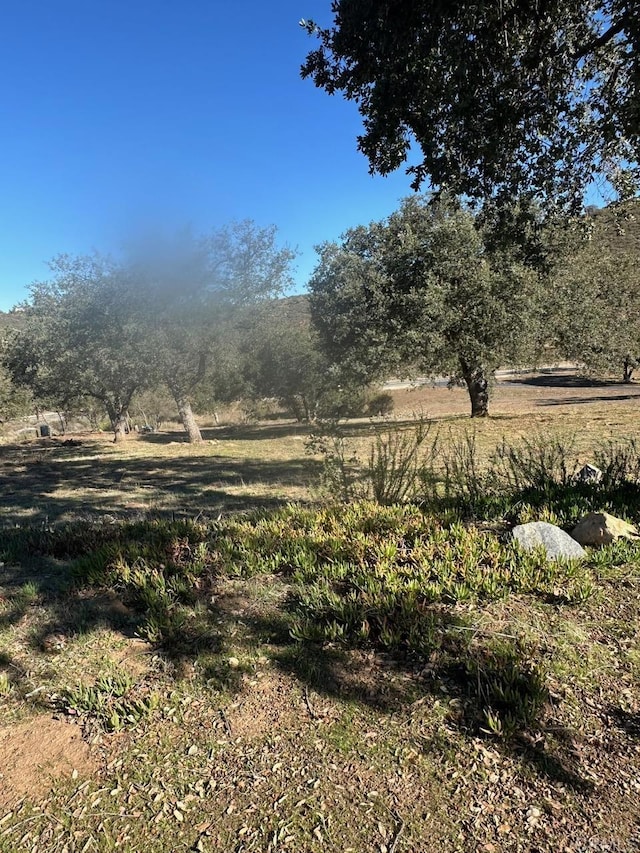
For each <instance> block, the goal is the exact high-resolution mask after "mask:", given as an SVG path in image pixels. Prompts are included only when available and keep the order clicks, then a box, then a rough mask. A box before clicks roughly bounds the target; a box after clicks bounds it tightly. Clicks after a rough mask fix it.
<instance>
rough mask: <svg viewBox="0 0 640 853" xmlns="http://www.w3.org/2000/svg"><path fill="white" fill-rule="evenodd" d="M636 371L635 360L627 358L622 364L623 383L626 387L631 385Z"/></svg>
mask: <svg viewBox="0 0 640 853" xmlns="http://www.w3.org/2000/svg"><path fill="white" fill-rule="evenodd" d="M634 369H635V359H631V358H630V357H629V356H627V357H626V358H625V360H624V362H623V364H622V381H623V382H624V384H625V385H629V384H630V383H631V379H632V378H633V371H634Z"/></svg>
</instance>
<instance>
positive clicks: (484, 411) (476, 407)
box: [460, 358, 489, 418]
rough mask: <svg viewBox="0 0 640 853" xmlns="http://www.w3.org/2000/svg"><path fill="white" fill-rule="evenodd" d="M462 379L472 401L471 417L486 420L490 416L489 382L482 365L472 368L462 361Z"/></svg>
mask: <svg viewBox="0 0 640 853" xmlns="http://www.w3.org/2000/svg"><path fill="white" fill-rule="evenodd" d="M460 368H461V370H462V378H463V379H464V381H465V384H466V386H467V390H468V392H469V399H470V400H471V417H472V418H486V417H488V415H489V380H488V379H487V377H486V375H485V372H484V369H483V368H482V367H481V366H480V365H475V366H474V367H472V366H471V365H469V364H468V363H467V362H466V361H464V359H462V358H461V359H460Z"/></svg>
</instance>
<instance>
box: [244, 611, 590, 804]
mask: <svg viewBox="0 0 640 853" xmlns="http://www.w3.org/2000/svg"><path fill="white" fill-rule="evenodd" d="M437 621H438V631H439V632H440V634H441V645H440V647H439V648H438V649H435V650H434V651H433V653H432V654H431V655H430V656H429V657H428V659H427V660H424V659H421V658H420V657H419V656H416V655H415V654H412V653H411V652H410V651H407V653H406V654H404V655H394V654H387V653H384V652H379V651H378V652H376V651H375V650H373V649H372V648H371V647H365V648H358V647H355V648H354V647H349V646H348V645H347V646H345V645H342V646H340V645H331V644H330V645H326V644H321V643H313V642H294V643H291V642H289V643H288V644H287V645H283V646H282V648H281V649H280V650H279V651H278V653H277V654H276V655H275V659H276V661H277V663H278V665H279V666H280V668H281V669H282V670H283V671H284V672H286V673H288V674H290V675H294V676H295V677H296V678H297V679H298V680H299V681H300V682H302V684H304V685H305V689H312V690H313V691H314V692H315V693H317V694H318V695H320V696H326V697H331V698H335V699H340V700H342V701H345V700H347V701H355V702H358V703H361V704H364V705H367V706H369V707H371V708H373V709H375V710H376V711H378V712H382V713H392V714H403V713H405V712H406V711H407V710H408V709H410V708H411V707H413V706H414V703H415V702H416V700H418V699H421V698H423V697H431V698H432V699H434V700H438V701H440V702H441V701H442V700H443V699H446V701H447V703H448V709H449V710H448V712H447V715H446V726H447V727H449V728H452V729H457V730H459V731H460V732H461V733H462V734H463V735H465V736H470V737H478V736H479V737H481V738H488V739H489V740H490V741H491V742H492V743H493V745H494V746H495V747H496V748H497V749H499V750H500V751H502V752H503V753H504V754H505V755H514V756H517V757H519V758H520V759H521V760H523V761H524V762H525V763H526V764H528V765H529V766H530V767H531V768H532V769H533V770H535V771H536V772H537V773H538V774H540V775H541V776H543V777H545V778H547V779H549V780H551V781H554V782H559V783H561V784H563V785H567V786H569V787H571V788H573V789H574V790H576V791H580V792H583V793H588V792H591V791H592V790H593V783H592V782H591V780H589V779H588V778H587V777H586V775H585V774H584V773H583V772H582V770H581V767H580V762H579V760H578V759H576V756H575V755H574V752H573V735H572V733H571V731H570V730H568V729H566V730H563V731H561V730H560V729H559V727H558V726H557V725H556V723H555V721H554V720H553V719H552V718H551V715H550V701H549V694H548V691H547V690H546V688H545V687H544V684H543V681H542V679H541V678H540V676H539V675H538V673H537V672H536V670H535V668H534V667H532V666H531V665H530V662H528V661H526V660H524V659H523V658H520V657H518V655H517V653H514V650H513V649H504V647H503V648H496V647H493V646H491V645H490V644H488V643H482V642H477V641H476V642H474V643H469V642H468V641H467V640H466V639H464V637H463V635H464V633H465V631H464V629H465V628H466V627H467V626H466V625H465V624H464V620H462V619H461V618H460V617H459V616H457V615H455V614H452V613H447V612H445V611H442V610H439V611H438V612H437ZM254 627H255V628H256V629H257V630H264V627H265V626H264V625H262V624H260V622H259V620H258V624H256V623H255V622H254ZM489 725H494V726H495V729H494V730H493V731H492V730H491V729H489V728H488V726H489Z"/></svg>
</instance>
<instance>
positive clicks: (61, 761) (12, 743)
mask: <svg viewBox="0 0 640 853" xmlns="http://www.w3.org/2000/svg"><path fill="white" fill-rule="evenodd" d="M98 763H99V762H98V758H97V756H96V755H95V754H94V752H93V751H92V750H91V747H90V746H89V745H88V744H87V743H85V741H84V740H83V739H82V729H81V728H80V727H79V726H77V725H74V724H73V723H68V722H66V721H63V720H56V719H53V718H51V717H48V716H45V715H42V716H39V717H36V718H35V719H33V720H28V721H27V722H25V723H21V724H19V725H13V726H10V727H8V728H3V729H0V811H3V810H4V809H7V808H9V807H10V806H11V805H12V804H13V803H15V802H16V801H17V800H19V799H20V798H21V797H23V796H26V795H29V797H31V798H32V799H37V797H38V796H43V795H44V794H45V793H46V792H47V791H48V789H49V788H50V787H51V786H52V785H53V783H54V782H55V781H56V780H58V779H61V778H64V777H72V776H74V774H76V773H77V775H78V776H90V775H92V774H93V773H94V772H95V771H96V770H97V767H98Z"/></svg>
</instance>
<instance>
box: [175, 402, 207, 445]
mask: <svg viewBox="0 0 640 853" xmlns="http://www.w3.org/2000/svg"><path fill="white" fill-rule="evenodd" d="M173 396H174V399H175V401H176V406H177V407H178V414H179V415H180V420H181V421H182V426H183V427H184V428H185V432H186V433H187V436H188V438H189V443H190V444H199V443H200V442H201V441H202V433H201V432H200V427H199V426H198V424H197V423H196V419H195V416H194V414H193V409H192V408H191V403H190V402H189V399H188V398H187V397H185V396H184V395H183V394H179V393H175V392H174V393H173Z"/></svg>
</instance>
